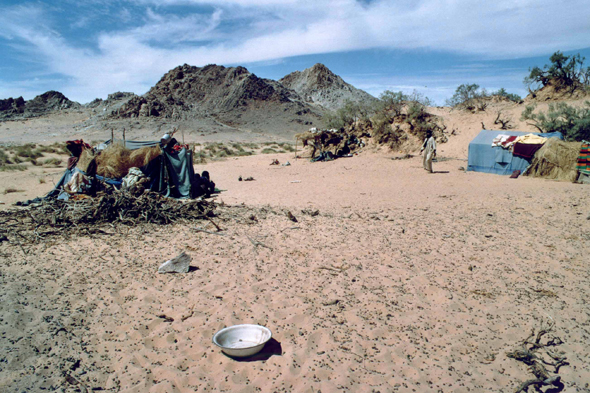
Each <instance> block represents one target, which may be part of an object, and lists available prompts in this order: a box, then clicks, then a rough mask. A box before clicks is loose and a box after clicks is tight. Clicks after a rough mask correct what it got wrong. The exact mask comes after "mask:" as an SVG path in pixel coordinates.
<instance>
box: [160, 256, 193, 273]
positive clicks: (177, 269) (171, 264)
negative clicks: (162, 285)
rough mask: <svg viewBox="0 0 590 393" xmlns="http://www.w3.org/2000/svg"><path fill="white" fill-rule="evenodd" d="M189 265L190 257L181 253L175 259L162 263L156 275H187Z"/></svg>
mask: <svg viewBox="0 0 590 393" xmlns="http://www.w3.org/2000/svg"><path fill="white" fill-rule="evenodd" d="M190 263H191V257H190V256H188V255H186V254H185V252H184V251H183V252H182V253H181V254H180V255H179V256H177V257H176V258H172V259H171V260H169V261H166V262H164V263H163V264H162V265H161V266H160V267H159V268H158V273H188V270H189V267H190Z"/></svg>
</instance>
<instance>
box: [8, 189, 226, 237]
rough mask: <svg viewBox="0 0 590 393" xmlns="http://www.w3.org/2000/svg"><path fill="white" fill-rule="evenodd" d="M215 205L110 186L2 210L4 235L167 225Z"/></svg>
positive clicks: (210, 212) (210, 213) (206, 213)
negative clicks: (80, 195) (93, 193)
mask: <svg viewBox="0 0 590 393" xmlns="http://www.w3.org/2000/svg"><path fill="white" fill-rule="evenodd" d="M215 206H216V205H215V204H214V203H213V202H210V201H207V200H203V199H191V200H178V199H173V198H166V197H164V196H162V195H160V194H158V193H156V192H151V191H146V192H145V193H143V194H141V195H140V196H138V197H136V196H134V195H133V194H131V193H128V192H123V191H118V190H115V189H107V190H105V191H101V192H99V193H98V194H97V195H96V196H95V197H85V196H84V197H83V198H82V199H72V200H70V201H67V202H66V201H60V200H57V199H46V200H44V201H43V202H42V203H38V204H33V205H30V206H28V207H27V208H24V209H19V210H8V211H3V212H0V238H2V239H5V240H6V239H8V237H10V238H15V237H16V238H19V237H20V238H21V240H23V239H25V240H32V239H37V240H39V239H41V238H43V237H45V236H47V235H50V234H54V233H57V232H63V231H64V230H65V232H67V233H72V231H80V232H81V233H84V231H88V230H89V229H91V232H92V231H95V230H97V229H96V228H98V227H100V226H101V225H104V224H122V225H130V226H135V225H139V224H142V223H151V224H159V225H165V224H172V223H176V222H183V221H184V222H188V221H191V220H195V219H207V220H210V218H209V217H210V216H213V211H214V209H215ZM93 227H94V228H93ZM7 236H8V237H7Z"/></svg>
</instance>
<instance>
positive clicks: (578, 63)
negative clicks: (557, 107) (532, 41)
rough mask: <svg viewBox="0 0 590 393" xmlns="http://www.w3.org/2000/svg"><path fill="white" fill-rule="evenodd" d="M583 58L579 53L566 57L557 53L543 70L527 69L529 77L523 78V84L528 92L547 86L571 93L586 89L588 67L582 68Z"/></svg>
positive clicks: (589, 70)
mask: <svg viewBox="0 0 590 393" xmlns="http://www.w3.org/2000/svg"><path fill="white" fill-rule="evenodd" d="M584 60H586V58H585V57H582V56H581V55H580V54H579V53H578V54H575V55H571V56H566V55H564V54H563V53H562V52H560V51H557V52H555V53H554V54H553V55H551V57H550V58H549V61H551V64H550V65H549V64H545V66H544V67H543V68H540V67H537V66H535V67H533V68H529V75H528V76H527V77H525V78H524V84H525V86H527V88H528V89H529V92H531V93H534V91H536V90H539V89H540V88H542V87H545V86H547V85H549V84H551V85H554V86H555V87H556V88H558V89H568V90H569V91H571V92H573V91H574V90H576V89H577V88H580V87H588V86H589V83H590V67H586V68H584Z"/></svg>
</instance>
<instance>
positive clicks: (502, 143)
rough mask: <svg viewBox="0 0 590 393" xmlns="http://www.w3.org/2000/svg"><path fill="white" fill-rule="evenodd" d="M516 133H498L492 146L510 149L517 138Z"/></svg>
mask: <svg viewBox="0 0 590 393" xmlns="http://www.w3.org/2000/svg"><path fill="white" fill-rule="evenodd" d="M516 138H517V137H516V136H514V135H498V136H497V137H495V138H494V140H493V141H492V147H496V146H499V147H503V148H504V149H510V148H511V147H512V145H513V144H514V141H515V140H516Z"/></svg>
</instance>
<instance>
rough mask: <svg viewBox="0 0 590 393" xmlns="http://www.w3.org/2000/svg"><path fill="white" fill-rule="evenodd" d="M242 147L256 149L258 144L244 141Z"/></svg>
mask: <svg viewBox="0 0 590 393" xmlns="http://www.w3.org/2000/svg"><path fill="white" fill-rule="evenodd" d="M244 147H247V148H248V149H253V150H255V149H258V147H259V146H258V144H257V143H252V142H248V143H244Z"/></svg>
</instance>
